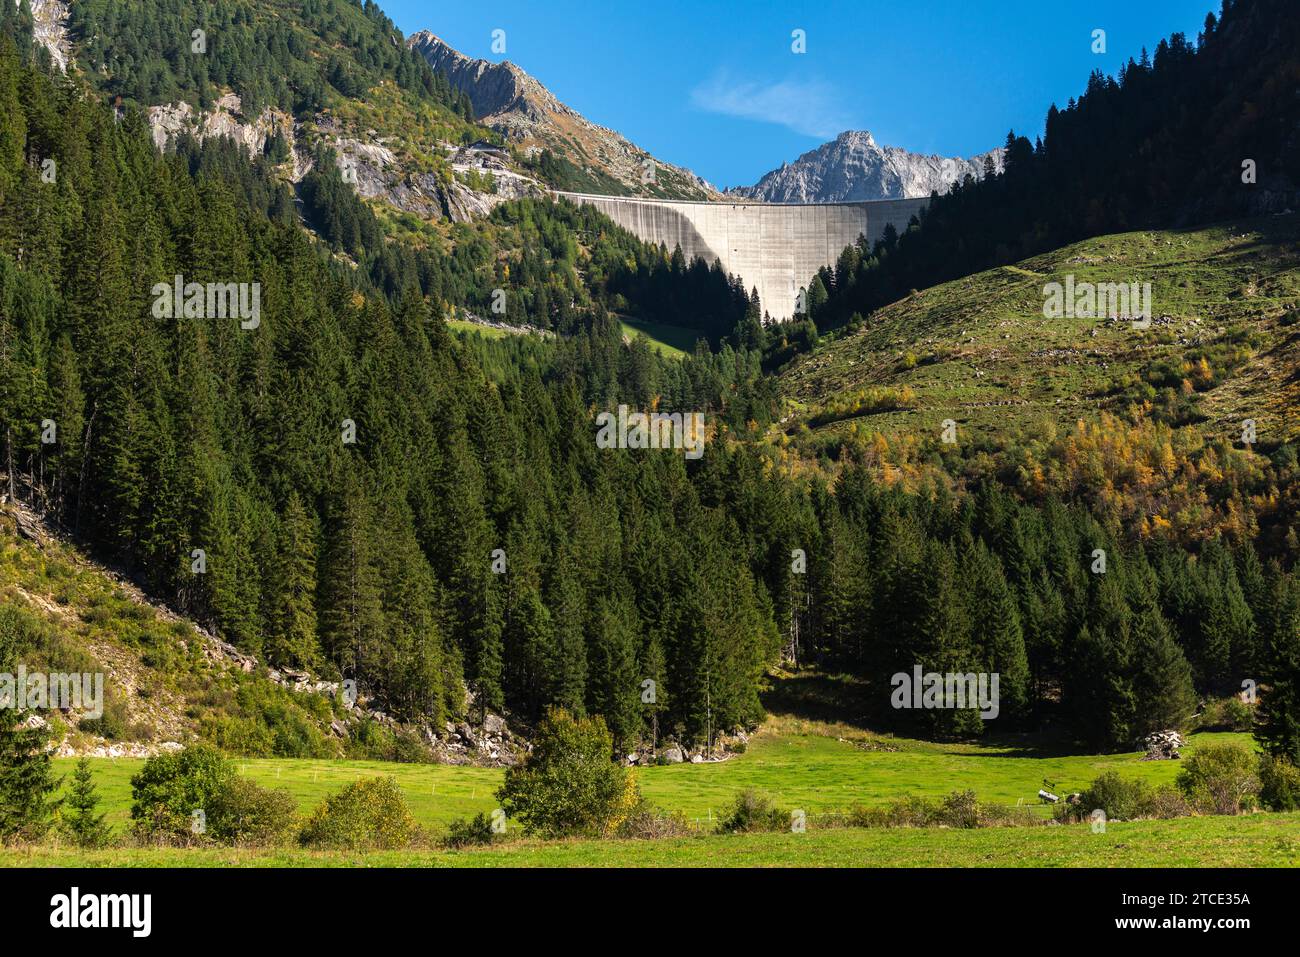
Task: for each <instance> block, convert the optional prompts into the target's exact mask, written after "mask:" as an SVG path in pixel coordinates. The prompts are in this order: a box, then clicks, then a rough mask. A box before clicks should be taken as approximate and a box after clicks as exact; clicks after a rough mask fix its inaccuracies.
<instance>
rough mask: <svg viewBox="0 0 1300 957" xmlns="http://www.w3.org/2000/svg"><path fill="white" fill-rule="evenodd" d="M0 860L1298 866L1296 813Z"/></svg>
mask: <svg viewBox="0 0 1300 957" xmlns="http://www.w3.org/2000/svg"><path fill="white" fill-rule="evenodd" d="M0 866H9V867H1300V814H1254V815H1248V816H1244V817H1198V818H1181V819H1178V820H1172V821H1137V822H1133V823H1111V824H1110V825H1108V827H1107V829H1106V831H1105V832H1104V833H1093V831H1092V830H1091V829H1090V828H1089V826H1088V825H1087V824H1077V825H1069V826H1061V827H1047V826H1044V827H1034V828H987V829H983V830H969V831H965V830H947V829H943V828H899V829H887V830H886V829H859V828H845V829H841V830H826V831H815V830H809V831H807V832H806V833H803V834H734V835H701V836H698V837H684V838H673V839H668V840H656V841H556V842H540V841H519V842H514V843H510V844H506V845H502V846H500V847H494V848H489V849H476V850H464V851H432V850H431V851H379V852H369V853H355V852H315V851H301V850H283V849H282V850H232V849H229V848H223V849H214V850H184V849H162V848H149V849H129V850H128V849H119V850H108V851H92V852H86V851H77V850H70V849H56V848H50V847H41V848H35V849H32V850H5V851H0Z"/></svg>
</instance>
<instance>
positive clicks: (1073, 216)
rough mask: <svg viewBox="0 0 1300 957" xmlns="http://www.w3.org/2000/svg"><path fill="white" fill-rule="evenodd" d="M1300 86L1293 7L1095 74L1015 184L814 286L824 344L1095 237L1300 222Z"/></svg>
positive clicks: (991, 184) (1229, 8)
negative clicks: (1299, 85) (903, 300)
mask: <svg viewBox="0 0 1300 957" xmlns="http://www.w3.org/2000/svg"><path fill="white" fill-rule="evenodd" d="M1297 77H1300V17H1297V16H1296V10H1295V5H1294V3H1293V2H1292V0H1249V2H1245V0H1243V2H1238V0H1224V3H1223V7H1222V12H1221V13H1220V15H1219V16H1218V17H1216V16H1215V15H1214V14H1209V15H1208V16H1207V17H1206V21H1205V27H1204V29H1203V31H1202V32H1201V34H1200V36H1199V37H1198V38H1197V42H1196V43H1195V44H1193V43H1192V42H1191V41H1189V40H1188V39H1187V38H1186V37H1185V36H1183V35H1182V34H1179V33H1175V34H1174V35H1173V36H1171V37H1170V38H1169V39H1168V40H1161V41H1160V43H1159V44H1158V45H1157V47H1156V50H1155V54H1154V57H1150V58H1148V56H1147V55H1146V53H1145V52H1144V53H1143V55H1142V57H1141V59H1140V60H1138V61H1134V60H1129V62H1128V63H1127V64H1126V65H1125V66H1124V68H1123V69H1121V70H1120V72H1119V76H1118V77H1109V76H1106V75H1105V74H1103V73H1102V72H1101V71H1095V72H1094V73H1093V74H1092V76H1091V77H1090V78H1089V80H1088V86H1087V89H1086V90H1085V91H1084V92H1083V93H1082V94H1081V95H1080V96H1079V98H1078V99H1077V100H1075V99H1073V98H1071V100H1070V102H1069V103H1068V104H1067V105H1066V107H1065V109H1063V110H1060V109H1057V108H1056V107H1055V106H1053V107H1052V108H1051V109H1050V110H1049V111H1048V114H1047V120H1046V130H1045V133H1044V136H1043V137H1042V139H1041V140H1039V141H1038V142H1035V143H1031V142H1030V141H1029V140H1028V139H1026V138H1025V137H1023V136H1016V135H1015V133H1014V132H1012V133H1009V134H1008V135H1007V142H1006V157H1005V170H1004V172H1002V173H1001V174H999V175H991V176H987V177H986V178H984V179H982V180H980V181H978V182H975V181H968V182H966V183H964V184H961V185H959V186H957V187H955V188H954V189H953V190H952V192H951V193H949V194H947V195H945V196H935V197H932V198H931V201H930V204H929V206H928V208H927V209H926V210H925V212H924V214H923V216H922V217H921V221H920V223H919V224H913V226H912V227H911V228H909V229H908V230H906V231H905V232H904V233H903V234H902V235H901V236H900V235H898V234H897V233H896V232H895V231H893V230H892V229H889V230H886V234H885V237H884V238H883V239H882V240H880V241H879V242H877V243H875V244H874V246H873V247H871V248H868V247H867V246H866V244H862V243H860V244H858V245H855V246H850V247H848V248H847V249H845V250H844V252H843V254H842V255H841V256H840V258H839V260H838V262H837V263H836V264H835V266H834V267H831V268H825V269H823V270H821V272H820V273H819V275H818V276H817V277H816V278H815V279H813V280H812V283H811V285H810V288H809V290H808V299H809V314H810V316H811V317H812V318H813V320H814V321H815V322H816V324H817V327H818V328H819V329H821V330H823V331H824V330H827V329H831V328H835V327H838V326H841V325H844V324H845V323H848V322H849V321H850V320H851V319H852V318H853V316H854V314H855V313H856V314H858V315H861V316H865V315H867V314H869V313H870V312H871V310H873V309H876V308H878V307H880V306H882V305H884V304H886V303H889V302H893V301H894V300H896V299H898V298H900V297H902V296H904V295H906V294H907V293H908V291H909V290H912V289H923V288H925V287H927V286H932V285H934V284H936V283H939V282H944V281H946V280H949V279H954V278H957V277H959V276H965V275H969V274H971V273H974V272H978V271H980V270H982V269H988V268H990V267H992V266H997V265H1005V264H1007V263H1012V262H1016V261H1018V260H1021V259H1024V258H1026V257H1028V256H1032V255H1034V254H1036V253H1040V252H1044V251H1046V250H1049V249H1056V248H1059V247H1061V246H1064V245H1067V244H1069V243H1071V242H1075V241H1077V240H1080V239H1084V238H1086V237H1089V236H1098V235H1102V234H1104V233H1115V232H1123V231H1125V230H1132V229H1142V228H1152V227H1156V228H1170V227H1177V226H1181V225H1186V224H1188V223H1204V222H1210V221H1214V220H1216V219H1226V218H1229V217H1232V216H1239V215H1258V214H1260V213H1264V212H1280V211H1282V210H1283V209H1285V208H1288V207H1290V208H1294V206H1295V202H1296V195H1297V193H1296V190H1297V184H1298V183H1300V140H1297V138H1296V135H1295V129H1296V126H1297V124H1298V123H1300V100H1297V98H1296V97H1295V95H1294V87H1295V83H1296V78H1297ZM1247 161H1249V171H1248V170H1247ZM1248 172H1249V175H1248Z"/></svg>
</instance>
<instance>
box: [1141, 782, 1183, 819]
mask: <svg viewBox="0 0 1300 957" xmlns="http://www.w3.org/2000/svg"><path fill="white" fill-rule="evenodd" d="M1191 813H1192V806H1191V805H1190V804H1188V803H1187V799H1186V798H1185V797H1183V793H1182V792H1181V791H1179V790H1178V788H1176V787H1174V786H1173V785H1172V784H1162V785H1160V787H1158V788H1156V789H1155V791H1153V792H1152V794H1151V807H1150V813H1149V814H1147V815H1146V816H1147V817H1154V818H1159V819H1161V820H1169V819H1170V818H1175V817H1187V816H1188V815H1189V814H1191Z"/></svg>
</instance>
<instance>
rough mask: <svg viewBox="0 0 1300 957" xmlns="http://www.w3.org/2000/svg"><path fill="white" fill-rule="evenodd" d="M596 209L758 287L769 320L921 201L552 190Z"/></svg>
mask: <svg viewBox="0 0 1300 957" xmlns="http://www.w3.org/2000/svg"><path fill="white" fill-rule="evenodd" d="M555 195H556V196H561V197H564V198H565V199H568V200H570V201H572V202H574V203H581V204H585V205H588V206H595V207H596V208H597V209H599V210H600V211H601V212H602V213H604V214H605V215H606V216H608V217H609V218H610V219H612V220H613V221H614V222H616V223H617V224H618V225H620V226H622V227H623V228H624V229H626V230H628V232H630V233H632V234H633V235H635V236H636V237H638V238H639V239H642V240H644V241H645V242H650V243H654V244H656V245H658V244H660V243H662V244H663V245H664V246H665V247H667V248H668V249H669V250H670V251H671V250H672V249H673V247H675V246H681V247H682V254H683V255H684V256H685V257H686V260H687V261H688V262H689V261H690V260H692V259H694V258H695V257H697V256H699V257H701V258H703V259H704V261H705V262H707V263H708V264H709V265H712V264H713V261H714V260H715V259H716V260H718V261H720V262H721V263H722V268H723V270H724V271H726V272H728V273H734V274H735V275H737V276H739V277H740V278H741V280H742V281H743V282H744V284H745V289H746V291H749V290H751V289H754V288H757V289H758V295H759V299H760V301H761V302H762V304H763V309H764V311H765V312H766V313H767V314H768V315H769V316H770V317H771V318H772V319H773V320H776V321H780V320H783V319H789V318H790V317H791V316H793V315H794V311H795V302H796V300H797V298H798V296H799V290H800V289H802V288H805V287H806V286H807V284H808V283H809V282H810V281H811V280H812V277H813V275H814V274H815V273H816V272H817V270H818V269H820V268H821V267H822V266H830V265H833V264H834V263H835V260H836V259H838V258H839V255H840V253H841V252H842V251H843V250H844V247H845V246H848V245H851V244H852V243H854V242H857V239H858V236H860V235H861V236H865V237H866V238H867V242H868V243H874V242H875V241H876V240H877V239H879V238H880V237H881V235H882V234H883V233H884V231H885V226H887V225H890V224H892V225H893V227H894V229H896V230H897V231H898V232H899V233H902V232H903V231H904V230H905V229H906V228H907V223H908V220H910V219H911V218H912V216H914V215H916V214H917V213H918V212H919V211H920V210H921V209H923V208H924V207H925V205H926V203H927V202H929V200H928V199H882V200H875V201H871V202H861V203H808V204H795V203H750V202H722V203H708V202H686V201H678V200H663V199H637V198H634V197H627V196H598V195H594V194H591V193H565V192H558V191H557V192H556V193H555Z"/></svg>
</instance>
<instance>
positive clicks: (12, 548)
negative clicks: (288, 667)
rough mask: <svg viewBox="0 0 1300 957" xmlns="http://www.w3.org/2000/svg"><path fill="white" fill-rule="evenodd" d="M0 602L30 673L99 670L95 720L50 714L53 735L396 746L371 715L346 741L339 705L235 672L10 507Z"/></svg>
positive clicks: (310, 747)
mask: <svg viewBox="0 0 1300 957" xmlns="http://www.w3.org/2000/svg"><path fill="white" fill-rule="evenodd" d="M0 606H4V615H3V618H0V627H4V628H6V629H12V630H13V631H14V632H15V633H16V634H17V635H18V640H19V643H20V647H23V648H24V649H25V650H24V651H23V657H22V660H23V662H24V663H25V664H26V665H27V667H28V669H29V670H33V671H34V670H38V669H39V670H44V671H47V672H89V673H95V672H103V673H104V696H105V702H104V715H103V717H102V718H99V719H95V720H89V719H83V720H82V721H80V722H75V721H74V720H73V718H72V717H71V716H67V715H62V716H61V715H58V714H53V715H51V716H50V720H51V723H52V725H53V729H54V731H55V735H56V741H55V743H56V744H57V743H60V742H63V743H65V744H67V745H68V747H70V748H74V749H76V750H77V751H78V752H84V751H88V750H91V749H94V748H103V749H112V748H117V749H123V750H125V749H138V748H146V749H150V750H153V749H156V748H158V747H159V746H161V745H164V744H167V743H169V742H175V743H178V744H184V743H187V742H189V741H192V740H195V739H204V740H208V741H211V742H213V743H215V744H217V745H218V746H220V747H222V748H224V749H226V750H228V751H231V752H232V753H258V754H278V755H295V756H298V757H305V756H308V755H314V756H318V757H343V756H344V755H346V754H348V753H351V754H352V755H353V756H354V757H367V756H370V757H374V756H385V757H389V756H393V755H394V754H395V753H396V750H397V747H396V746H397V740H396V739H395V738H394V736H393V734H392V733H391V732H389V731H388V730H387V729H386V728H382V727H379V726H377V725H375V724H374V723H373V722H369V721H367V722H364V726H363V727H362V726H359V727H357V728H355V729H354V732H355V733H354V734H353V735H352V737H351V738H350V740H349V741H347V742H345V741H343V740H341V739H339V738H338V737H337V736H334V735H331V733H330V724H331V722H333V721H335V720H336V719H340V718H342V717H344V711H343V708H342V704H341V702H335V701H332V700H330V699H329V698H327V697H324V696H321V695H314V694H305V693H298V692H295V691H291V690H289V689H287V688H284V687H282V686H280V685H277V684H275V683H274V682H272V681H271V680H270V678H269V677H268V676H267V673H266V671H265V670H264V669H257V670H255V671H253V672H251V673H246V672H244V671H243V670H242V669H241V668H240V667H238V666H237V664H236V662H234V661H233V660H229V659H227V658H225V657H224V656H223V655H222V654H221V652H220V651H219V646H218V645H217V644H216V643H215V642H214V641H213V639H212V638H211V637H209V636H207V635H205V634H204V633H202V632H200V631H198V630H197V629H196V628H195V626H194V624H193V623H192V622H190V621H187V620H185V619H183V618H180V617H178V616H177V615H174V614H172V613H171V612H170V611H168V610H167V609H165V608H162V607H160V606H158V605H155V604H152V603H150V602H148V601H147V600H146V599H145V598H144V596H143V594H142V593H141V592H140V590H139V589H138V588H136V587H135V586H134V585H133V584H131V583H130V582H129V581H128V580H126V579H125V578H123V577H122V576H120V575H116V574H114V573H112V572H111V571H110V570H108V569H106V568H104V567H103V566H100V565H97V564H95V563H93V562H90V561H88V560H87V559H86V558H85V557H84V556H83V555H82V554H81V553H80V552H78V551H77V550H76V549H74V548H72V547H71V546H69V545H68V544H67V543H66V542H63V541H61V540H60V539H58V538H57V537H54V536H52V535H50V534H48V533H47V532H42V533H41V537H40V541H39V543H37V542H33V541H31V540H29V539H28V538H26V537H24V536H23V535H22V534H20V533H19V531H18V522H17V515H16V513H15V512H14V511H13V510H12V508H10V507H4V508H2V509H0ZM6 637H9V636H8V635H6ZM137 763H139V762H137ZM104 764H105V768H106V770H108V771H109V772H110V773H108V774H107V775H106V777H107V779H108V781H110V782H111V781H112V780H113V777H114V775H113V773H112V769H114V768H117V767H124V766H125V765H119V764H116V763H115V762H112V761H111V760H110V759H105V762H104ZM123 780H125V778H123ZM109 786H111V784H110V785H109ZM128 793H129V789H128Z"/></svg>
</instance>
